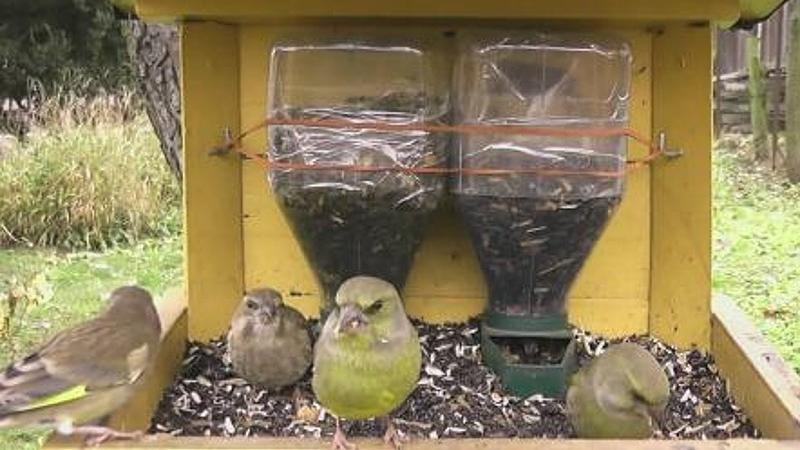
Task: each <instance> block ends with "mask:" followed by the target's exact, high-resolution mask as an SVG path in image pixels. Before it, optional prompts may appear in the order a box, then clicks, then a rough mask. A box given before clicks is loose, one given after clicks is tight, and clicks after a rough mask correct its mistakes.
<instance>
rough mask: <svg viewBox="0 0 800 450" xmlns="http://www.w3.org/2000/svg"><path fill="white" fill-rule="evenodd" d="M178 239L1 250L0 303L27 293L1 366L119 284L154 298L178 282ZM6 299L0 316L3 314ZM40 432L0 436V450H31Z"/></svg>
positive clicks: (3, 347)
mask: <svg viewBox="0 0 800 450" xmlns="http://www.w3.org/2000/svg"><path fill="white" fill-rule="evenodd" d="M181 276H182V256H181V242H180V238H169V239H163V240H158V241H145V242H142V243H140V244H137V245H135V246H132V247H127V248H118V249H114V250H111V251H108V252H106V253H89V252H80V253H57V252H54V251H48V250H22V249H11V250H8V249H6V250H0V299H2V298H3V295H4V293H7V292H8V291H9V289H10V287H11V286H12V285H13V286H16V287H22V288H25V289H26V291H28V292H29V295H27V296H24V297H23V298H24V300H22V301H21V302H20V304H19V305H18V306H17V311H16V313H15V315H14V317H13V320H11V323H10V329H9V330H6V329H5V328H7V326H6V325H5V320H3V323H4V325H2V327H3V331H5V332H6V333H5V334H4V335H3V339H2V342H0V364H2V365H4V364H5V363H7V362H8V361H9V360H10V359H11V358H12V357H13V356H19V355H22V354H24V353H25V352H27V351H29V350H31V349H32V348H33V346H35V345H36V343H37V342H39V341H40V340H41V339H43V338H44V337H45V336H46V335H48V334H50V333H52V332H54V331H56V330H60V329H62V328H64V327H66V326H68V325H70V324H73V323H75V322H78V321H80V320H83V319H85V318H87V317H89V316H91V315H92V314H93V313H95V312H96V311H97V310H98V309H99V308H100V307H101V306H102V302H103V297H104V296H105V295H106V294H107V293H108V292H110V291H111V290H112V289H114V288H115V287H117V286H119V285H122V284H130V283H136V284H139V285H141V286H144V287H145V288H147V289H150V290H151V292H152V293H153V294H154V295H158V294H160V293H162V292H163V291H164V290H166V289H167V288H169V287H171V286H173V285H176V284H178V283H180V282H181ZM7 300H8V299H7V298H6V301H5V302H3V304H2V305H3V307H2V310H0V317H2V318H4V319H5V318H6V317H7V314H8V301H7ZM43 436H44V435H43V434H42V433H37V432H19V431H11V432H2V433H0V449H2V450H6V449H8V450H10V449H19V450H35V449H37V448H39V440H40V439H42V438H43Z"/></svg>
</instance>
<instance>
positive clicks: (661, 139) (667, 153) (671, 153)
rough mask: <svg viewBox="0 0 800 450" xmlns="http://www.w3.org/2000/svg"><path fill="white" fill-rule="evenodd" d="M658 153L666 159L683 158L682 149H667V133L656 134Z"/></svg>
mask: <svg viewBox="0 0 800 450" xmlns="http://www.w3.org/2000/svg"><path fill="white" fill-rule="evenodd" d="M658 151H659V152H660V153H661V154H662V155H664V157H665V158H667V159H675V158H680V157H681V156H683V149H681V148H672V149H670V148H667V133H665V132H663V131H660V132H659V133H658Z"/></svg>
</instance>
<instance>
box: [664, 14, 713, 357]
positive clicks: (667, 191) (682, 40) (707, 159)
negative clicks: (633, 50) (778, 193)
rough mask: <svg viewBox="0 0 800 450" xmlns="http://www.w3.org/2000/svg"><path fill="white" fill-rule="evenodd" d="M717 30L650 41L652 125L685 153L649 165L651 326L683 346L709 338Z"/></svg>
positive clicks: (691, 29) (681, 28)
mask: <svg viewBox="0 0 800 450" xmlns="http://www.w3.org/2000/svg"><path fill="white" fill-rule="evenodd" d="M712 32H713V31H712V29H711V26H710V25H708V24H705V25H700V26H697V25H694V26H693V25H683V24H681V25H672V26H668V27H666V28H665V29H663V31H662V32H660V33H659V34H657V35H656V36H655V38H654V39H653V130H654V131H655V132H659V131H664V132H665V133H666V134H667V143H668V145H669V146H670V147H677V148H680V149H682V150H683V152H684V154H683V156H681V157H680V158H677V159H675V160H671V161H666V160H659V161H656V162H655V164H653V166H652V238H651V267H652V268H651V276H650V331H651V332H652V333H653V334H655V335H656V336H659V337H661V338H663V339H665V340H666V341H667V342H669V343H671V344H675V345H678V346H679V347H683V348H686V347H691V346H698V347H701V348H706V349H707V348H709V344H710V324H711V176H710V173H711V144H712V142H711V138H712V133H713V131H712V124H711V122H712V117H711V89H712V87H711V73H712V68H711V64H712V61H711V33H712Z"/></svg>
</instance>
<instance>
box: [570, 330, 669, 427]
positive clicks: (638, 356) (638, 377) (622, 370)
mask: <svg viewBox="0 0 800 450" xmlns="http://www.w3.org/2000/svg"><path fill="white" fill-rule="evenodd" d="M668 400H669V381H668V380H667V376H666V375H665V374H664V370H663V369H662V368H661V366H660V365H659V364H658V361H656V359H655V358H654V357H653V355H651V354H650V352H648V351H647V350H645V349H644V348H642V347H641V346H639V345H636V344H633V343H629V342H626V343H622V344H618V345H613V346H611V347H609V349H608V350H606V351H605V353H603V354H602V355H600V356H598V357H596V358H595V359H594V360H592V361H591V362H590V363H589V364H588V366H587V367H584V368H582V369H581V370H580V371H579V372H578V373H577V374H575V376H574V377H573V378H572V380H571V385H570V387H569V390H568V391H567V412H568V415H569V418H570V420H571V422H572V427H573V428H574V429H575V433H576V434H577V435H578V437H581V438H607V439H645V438H649V437H651V436H652V433H653V425H654V422H655V423H656V424H658V423H659V422H660V421H661V418H662V416H663V414H664V409H665V408H666V406H667V401H668Z"/></svg>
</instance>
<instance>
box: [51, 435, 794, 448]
mask: <svg viewBox="0 0 800 450" xmlns="http://www.w3.org/2000/svg"><path fill="white" fill-rule="evenodd" d="M353 442H354V443H356V444H357V445H358V448H359V449H361V450H368V449H374V450H386V448H387V447H386V444H384V443H383V441H381V440H378V439H353ZM52 448H59V449H63V450H66V449H70V450H73V449H74V450H77V449H79V448H80V447H78V446H74V445H73V446H70V445H69V444H64V445H63V446H60V447H52ZM103 448H116V449H125V450H145V449H160V450H255V449H260V450H317V449H319V450H328V449H329V448H330V443H329V442H328V441H322V440H318V439H300V438H286V439H275V438H252V439H246V438H225V439H223V438H160V439H156V440H152V441H149V442H147V441H144V442H140V443H122V442H121V443H111V444H106V445H104V446H103ZM403 448H404V449H410V450H443V449H447V450H451V449H456V450H489V449H504V450H530V449H547V450H626V449H631V450H633V449H637V450H638V449H643V450H767V449H770V450H790V449H792V450H794V449H800V441H774V440H766V439H765V440H752V439H751V440H747V439H736V440H730V441H668V440H647V441H636V440H629V441H613V440H594V441H589V440H578V439H440V440H436V441H430V440H426V441H412V442H410V443H408V444H404V445H403Z"/></svg>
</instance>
